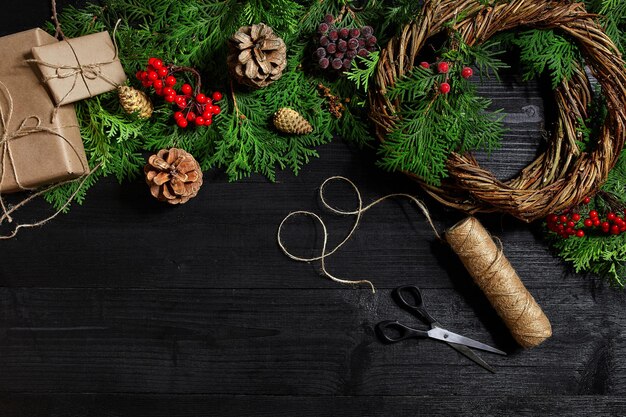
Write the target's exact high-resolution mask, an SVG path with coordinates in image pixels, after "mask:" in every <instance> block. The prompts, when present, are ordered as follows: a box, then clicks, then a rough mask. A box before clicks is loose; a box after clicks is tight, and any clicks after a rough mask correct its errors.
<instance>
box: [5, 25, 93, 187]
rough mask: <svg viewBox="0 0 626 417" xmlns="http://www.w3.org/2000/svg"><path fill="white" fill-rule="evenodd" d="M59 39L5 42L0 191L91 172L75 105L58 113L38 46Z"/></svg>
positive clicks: (33, 35) (33, 33) (18, 36)
mask: <svg viewBox="0 0 626 417" xmlns="http://www.w3.org/2000/svg"><path fill="white" fill-rule="evenodd" d="M56 43H58V41H57V40H56V39H55V38H54V37H52V36H50V35H49V34H47V33H46V32H44V31H43V30H41V29H32V30H27V31H25V32H20V33H15V34H13V35H8V36H4V37H2V38H0V57H2V59H1V60H0V116H1V117H0V119H1V120H0V174H1V175H0V192H1V193H8V192H15V191H20V190H23V189H32V188H36V187H38V186H41V185H44V184H50V183H54V182H58V181H63V180H68V179H72V178H77V177H80V176H82V175H84V174H86V173H87V172H88V171H89V165H88V164H87V158H86V156H85V150H84V147H83V143H82V139H81V136H80V130H79V128H78V120H77V119H76V112H75V111H74V106H73V105H71V104H70V105H64V106H60V107H59V108H58V109H56V116H55V117H54V118H52V114H53V112H54V111H55V105H54V103H53V102H52V100H51V99H50V95H49V94H48V92H47V91H46V87H45V86H44V85H43V84H42V83H41V75H40V74H39V73H38V72H39V71H38V70H37V67H36V66H34V65H33V64H31V63H28V62H27V60H28V59H30V58H32V55H31V49H32V47H33V46H41V45H54V44H56Z"/></svg>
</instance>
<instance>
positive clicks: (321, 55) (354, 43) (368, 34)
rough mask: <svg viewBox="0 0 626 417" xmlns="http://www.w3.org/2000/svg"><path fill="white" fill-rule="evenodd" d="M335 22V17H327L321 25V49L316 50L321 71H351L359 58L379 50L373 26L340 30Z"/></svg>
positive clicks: (319, 28) (319, 30)
mask: <svg viewBox="0 0 626 417" xmlns="http://www.w3.org/2000/svg"><path fill="white" fill-rule="evenodd" d="M335 21H336V19H335V17H334V16H332V15H326V17H324V21H323V22H322V23H320V24H319V27H318V32H319V34H320V37H319V40H318V43H319V48H317V49H316V50H315V58H317V59H318V65H319V67H320V68H321V69H323V70H326V69H328V70H330V71H338V72H343V71H347V70H349V69H350V67H351V66H352V60H354V58H356V57H357V56H361V57H366V56H368V55H369V54H370V52H373V51H375V50H376V49H378V45H377V42H378V40H377V39H376V36H374V29H373V28H372V27H371V26H363V27H362V28H360V29H359V28H338V27H336V26H335V25H334V23H335Z"/></svg>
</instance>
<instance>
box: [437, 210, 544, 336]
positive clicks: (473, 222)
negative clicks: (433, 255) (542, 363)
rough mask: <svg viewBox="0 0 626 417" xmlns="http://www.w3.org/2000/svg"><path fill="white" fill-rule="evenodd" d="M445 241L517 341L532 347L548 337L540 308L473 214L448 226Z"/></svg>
mask: <svg viewBox="0 0 626 417" xmlns="http://www.w3.org/2000/svg"><path fill="white" fill-rule="evenodd" d="M446 240H447V241H448V243H449V244H450V246H451V247H452V249H453V250H454V252H456V254H457V255H458V256H459V258H460V259H461V261H462V262H463V265H465V268H466V269H467V270H468V272H469V273H470V275H471V276H472V278H473V279H474V282H475V283H476V284H477V285H478V286H479V287H480V289H481V290H482V291H483V292H484V293H485V295H486V296H487V298H488V299H489V302H490V303H491V305H492V306H493V308H494V309H495V310H496V312H497V313H498V315H499V316H500V317H501V318H502V320H503V321H504V323H505V324H506V326H507V327H508V328H509V330H510V331H511V333H512V335H513V337H514V338H515V340H516V341H517V343H519V344H520V345H521V346H523V347H524V348H532V347H535V346H537V345H539V344H540V343H541V342H543V341H544V340H546V339H547V338H549V337H550V336H552V326H550V321H549V320H548V318H547V317H546V315H545V314H544V313H543V311H542V310H541V307H539V305H538V304H537V302H536V301H535V299H534V298H533V296H532V295H531V294H530V293H529V292H528V290H527V289H526V287H525V286H524V284H523V283H522V281H521V280H520V278H519V276H518V275H517V273H516V272H515V269H513V266H512V265H511V263H510V262H509V261H508V259H506V257H505V256H504V254H503V253H502V249H501V248H500V247H498V245H496V242H494V240H493V239H492V237H491V235H490V234H489V232H487V230H485V228H484V227H483V225H482V224H481V223H480V222H479V221H478V220H477V219H476V218H475V217H468V218H466V219H465V220H462V221H461V222H459V223H457V224H456V225H454V226H453V227H452V228H450V229H449V230H448V231H447V232H446Z"/></svg>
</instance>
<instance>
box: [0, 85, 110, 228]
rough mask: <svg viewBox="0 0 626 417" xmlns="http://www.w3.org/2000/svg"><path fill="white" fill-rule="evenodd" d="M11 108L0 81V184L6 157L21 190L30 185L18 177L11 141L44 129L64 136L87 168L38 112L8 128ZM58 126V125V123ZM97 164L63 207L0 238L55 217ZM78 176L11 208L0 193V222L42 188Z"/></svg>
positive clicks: (9, 219)
mask: <svg viewBox="0 0 626 417" xmlns="http://www.w3.org/2000/svg"><path fill="white" fill-rule="evenodd" d="M13 110H14V107H13V97H12V96H11V93H10V92H9V89H8V87H7V86H6V84H4V83H3V82H2V81H0V130H1V131H2V134H1V135H0V185H1V184H2V182H3V181H4V176H5V174H6V164H5V161H6V160H8V161H9V162H10V164H11V171H12V173H13V177H14V178H15V183H16V184H17V186H18V187H19V188H20V189H21V190H28V189H30V188H28V187H26V186H25V185H24V184H23V183H22V182H21V180H20V176H19V173H18V170H17V167H16V164H15V159H14V156H13V151H12V148H11V144H12V143H13V141H15V140H17V139H20V138H23V137H26V136H29V135H32V134H35V133H41V132H45V133H49V134H51V135H53V136H56V137H57V138H59V139H61V140H63V141H64V142H65V143H66V144H67V145H69V147H70V149H72V151H73V152H74V154H75V155H76V157H77V158H78V160H79V161H81V164H83V169H85V170H87V168H88V167H87V166H85V165H84V162H83V159H82V158H81V155H80V154H79V152H78V151H77V150H76V148H75V147H74V145H73V144H72V143H71V142H70V141H69V140H68V139H67V138H66V137H65V136H64V135H63V134H61V133H60V132H59V131H57V130H55V129H54V128H50V127H44V126H41V119H40V118H39V117H38V116H35V115H31V116H27V117H26V118H24V120H22V122H21V123H20V125H19V127H18V128H17V130H15V131H13V132H11V131H9V127H10V123H11V119H12V117H13ZM31 121H34V122H35V125H34V126H29V125H28V124H29V122H31ZM67 127H78V126H63V127H62V128H67ZM58 129H61V127H60V128H58ZM98 168H99V165H98V166H97V167H96V168H94V170H93V171H91V172H90V173H89V174H88V175H86V176H85V177H84V179H83V180H82V182H81V185H80V186H79V187H78V189H77V191H76V192H74V194H72V195H71V196H70V198H69V199H68V201H67V202H66V203H65V204H64V205H63V207H61V208H60V209H59V210H58V211H57V212H56V213H55V214H54V215H52V216H50V217H48V218H46V219H44V220H42V221H39V222H36V223H32V224H21V225H18V226H17V227H16V228H15V229H14V231H13V232H12V233H11V234H9V235H6V236H0V239H10V238H12V237H14V236H15V235H16V234H17V232H18V231H19V229H23V228H27V227H36V226H41V225H43V224H45V223H47V222H48V221H50V220H52V219H54V218H55V217H56V216H58V215H59V214H60V213H61V212H62V211H63V210H64V209H65V208H66V207H67V206H68V205H69V204H70V203H71V202H72V201H73V200H74V198H75V197H76V195H77V194H78V190H80V189H81V188H82V185H83V184H84V182H85V181H86V180H87V178H89V176H90V175H91V174H93V172H95V170H97V169H98ZM80 179H81V178H78V179H76V180H71V181H67V182H64V183H60V184H56V185H53V186H51V187H48V188H46V189H44V190H40V191H39V192H37V193H34V194H33V195H31V196H30V197H27V198H26V199H24V200H22V201H21V202H20V203H19V204H17V205H16V206H14V207H12V208H8V207H7V205H6V203H5V201H4V198H2V193H0V209H1V210H2V216H0V224H2V223H3V222H4V221H5V220H6V221H8V222H9V223H11V222H13V218H12V217H11V214H12V213H13V212H15V210H17V209H18V208H20V207H23V206H24V205H25V204H27V203H28V202H30V201H32V200H33V199H34V198H36V197H38V196H40V195H41V194H43V193H44V192H47V191H50V190H52V189H54V188H56V187H59V186H61V185H64V184H67V183H69V182H73V181H78V180H80Z"/></svg>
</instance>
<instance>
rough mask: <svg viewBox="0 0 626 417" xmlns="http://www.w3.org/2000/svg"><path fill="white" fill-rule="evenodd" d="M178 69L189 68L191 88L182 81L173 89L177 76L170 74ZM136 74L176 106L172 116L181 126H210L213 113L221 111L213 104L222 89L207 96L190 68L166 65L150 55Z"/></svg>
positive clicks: (146, 85)
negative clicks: (179, 85)
mask: <svg viewBox="0 0 626 417" xmlns="http://www.w3.org/2000/svg"><path fill="white" fill-rule="evenodd" d="M178 72H191V73H192V74H193V75H194V76H195V79H196V87H195V89H194V88H193V87H192V86H191V85H190V84H187V83H184V84H183V85H182V86H181V87H180V92H178V91H176V84H178V79H177V78H176V77H175V76H174V74H175V73H178ZM136 77H137V79H138V80H139V81H141V85H143V86H144V87H146V88H150V87H152V88H154V92H155V93H156V94H157V95H159V96H162V97H163V99H164V100H165V101H166V102H168V103H173V104H175V105H176V106H177V107H178V111H176V112H174V120H175V122H176V124H177V125H178V126H179V127H181V128H183V129H184V128H186V127H188V126H190V125H192V124H193V125H195V126H210V125H211V124H212V123H213V116H214V115H218V114H220V113H221V111H222V110H221V108H220V106H219V105H217V104H215V102H218V101H220V100H222V98H223V96H222V93H220V92H219V91H215V92H213V94H211V96H210V97H209V96H207V95H205V94H203V93H201V92H200V88H201V81H200V74H199V73H198V71H196V70H195V69H193V68H188V67H179V66H175V65H166V64H164V63H163V61H162V60H161V59H159V58H150V59H148V65H147V66H146V69H145V70H143V71H137V74H136Z"/></svg>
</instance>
